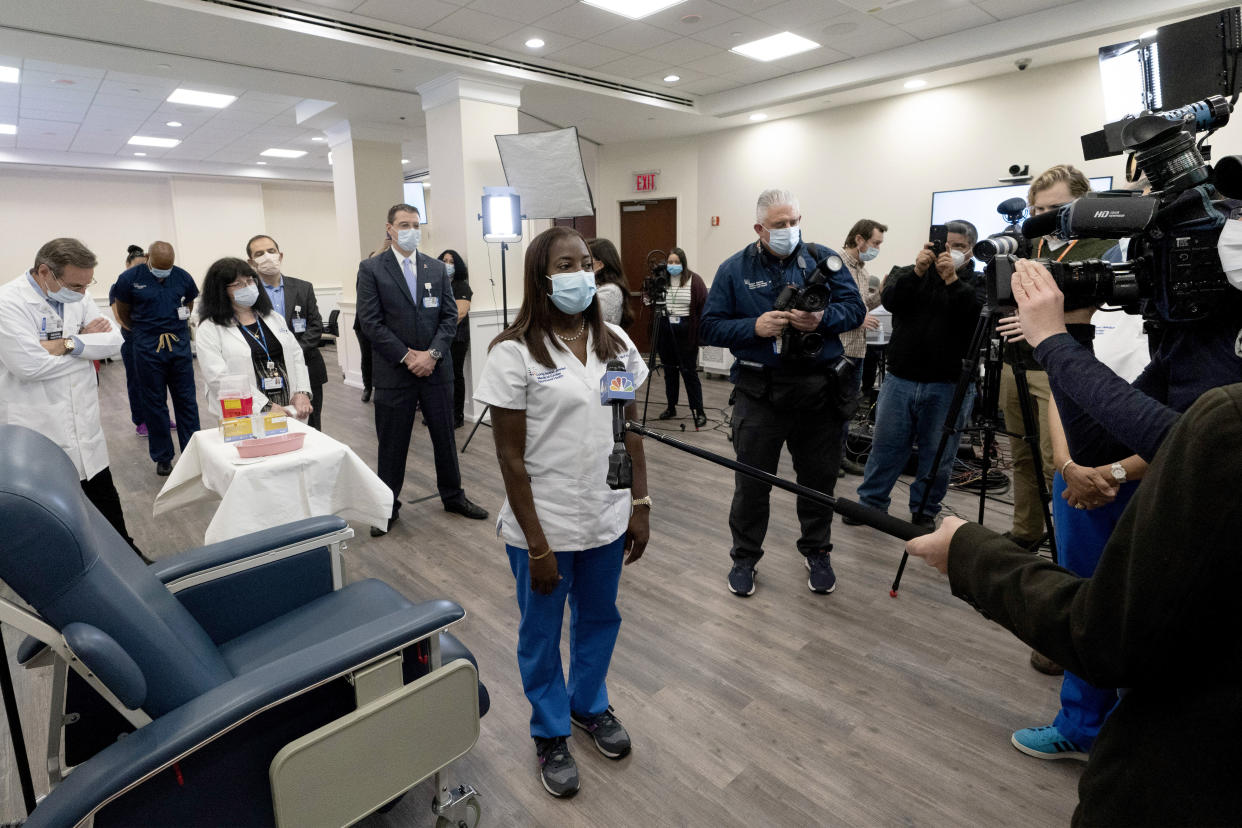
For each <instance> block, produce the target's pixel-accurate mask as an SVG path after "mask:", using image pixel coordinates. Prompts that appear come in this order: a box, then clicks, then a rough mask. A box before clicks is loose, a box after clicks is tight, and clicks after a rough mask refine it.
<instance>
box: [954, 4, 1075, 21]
mask: <svg viewBox="0 0 1242 828" xmlns="http://www.w3.org/2000/svg"><path fill="white" fill-rule="evenodd" d="M1072 2H1074V0H975V5H976V6H978V7H979V8H981V9H983V10H984V11H985V12H987V13H988V14H990V15H992V16H993V17H995V18H997V19H999V20H1008V19H1010V18H1012V17H1021V16H1022V15H1024V14H1031V13H1032V12H1037V11H1043V10H1044V9H1053V8H1056V7H1057V6H1068V5H1069V4H1070V3H1072Z"/></svg>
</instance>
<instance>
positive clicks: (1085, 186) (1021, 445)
mask: <svg viewBox="0 0 1242 828" xmlns="http://www.w3.org/2000/svg"><path fill="white" fill-rule="evenodd" d="M1090 191H1091V182H1090V181H1088V180H1087V177H1086V176H1085V175H1083V173H1082V172H1081V171H1079V170H1078V169H1076V168H1074V167H1072V166H1070V165H1069V164H1058V165H1057V166H1055V167H1052V168H1050V169H1047V170H1045V171H1044V172H1042V173H1040V174H1039V175H1038V176H1037V177H1036V178H1035V180H1034V181H1032V182H1031V186H1030V188H1029V189H1028V190H1027V203H1028V204H1029V205H1030V213H1031V215H1032V216H1038V215H1042V214H1043V213H1050V212H1053V211H1055V210H1058V209H1060V208H1061V207H1062V206H1064V205H1066V204H1068V203H1070V202H1071V201H1073V200H1074V199H1076V198H1079V197H1081V196H1083V195H1085V194H1086V193H1088V192H1090ZM1116 246H1117V242H1116V241H1115V240H1112V239H1075V240H1072V241H1065V240H1062V239H1058V238H1055V237H1053V236H1044V237H1041V238H1040V239H1038V240H1034V241H1033V244H1032V250H1031V254H1032V257H1033V258H1048V259H1056V260H1057V261H1058V262H1077V261H1082V260H1085V259H1098V258H1101V257H1102V256H1103V255H1104V254H1105V253H1106V252H1108V251H1109V250H1111V249H1112V248H1114V247H1116ZM1094 311H1095V308H1094V307H1084V308H1078V309H1075V310H1074V311H1073V313H1072V314H1071V315H1070V316H1069V317H1068V318H1067V320H1066V321H1067V322H1069V323H1071V324H1089V323H1090V322H1091V315H1092V313H1094ZM1015 327H1016V322H1015V320H1014V319H1012V318H1010V319H1006V320H1002V321H1001V323H1000V324H999V325H998V326H997V330H998V331H999V332H1000V333H1002V334H1005V335H1008V334H1010V333H1011V332H1012V331H1013V330H1014V328H1015ZM1031 351H1032V349H1031V346H1029V345H1027V344H1026V343H1023V342H1017V343H1015V344H1014V345H1013V346H1012V347H1011V348H1006V349H1005V367H1004V370H1003V371H1002V372H1001V391H1000V408H1001V411H1002V413H1003V414H1004V415H1005V428H1006V430H1007V431H1009V432H1011V433H1012V434H1017V435H1019V436H1017V437H1010V438H1009V452H1010V455H1011V456H1012V457H1013V528H1012V529H1011V530H1010V532H1009V534H1008V535H1007V537H1009V538H1010V539H1011V540H1013V542H1014V543H1016V544H1018V545H1019V546H1025V547H1028V548H1033V547H1035V546H1037V545H1038V544H1039V542H1040V541H1041V540H1042V539H1043V536H1044V512H1043V505H1042V504H1041V503H1040V501H1039V487H1038V485H1037V484H1036V481H1035V456H1034V454H1032V452H1031V449H1030V447H1029V446H1028V445H1027V444H1026V442H1025V441H1024V440H1023V439H1022V436H1024V435H1025V434H1026V432H1025V430H1024V428H1023V423H1022V404H1021V402H1020V401H1019V400H1018V386H1017V383H1016V381H1015V380H1014V375H1013V364H1014V361H1015V360H1018V361H1020V362H1021V364H1022V365H1023V366H1025V368H1026V381H1027V385H1028V386H1029V388H1030V392H1031V406H1032V408H1033V409H1034V411H1035V418H1036V422H1037V423H1038V424H1039V451H1040V459H1041V460H1042V462H1043V467H1044V479H1045V481H1046V483H1047V486H1048V488H1049V489H1051V488H1052V472H1053V470H1054V469H1055V466H1054V465H1053V462H1052V461H1053V457H1052V442H1051V438H1050V436H1049V430H1048V401H1049V399H1050V398H1051V397H1050V394H1051V392H1050V390H1049V387H1048V375H1047V374H1045V373H1044V369H1043V366H1041V365H1040V364H1039V362H1038V361H1036V359H1035V357H1034V355H1033V354H1032V353H1031ZM1031 664H1032V666H1034V667H1035V669H1037V670H1039V671H1040V672H1043V673H1048V674H1049V675H1056V674H1058V673H1060V672H1061V670H1060V667H1059V666H1057V665H1055V664H1051V663H1050V662H1047V661H1046V660H1045V659H1042V658H1041V657H1040V656H1039V655H1038V654H1032V656H1031Z"/></svg>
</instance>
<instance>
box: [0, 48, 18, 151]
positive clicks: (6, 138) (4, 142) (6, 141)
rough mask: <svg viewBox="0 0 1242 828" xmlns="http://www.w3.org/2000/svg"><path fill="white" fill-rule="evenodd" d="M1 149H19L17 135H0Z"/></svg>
mask: <svg viewBox="0 0 1242 828" xmlns="http://www.w3.org/2000/svg"><path fill="white" fill-rule="evenodd" d="M0 65H4V66H8V65H9V64H7V63H6V64H0ZM0 149H6V150H11V149H17V136H16V135H0Z"/></svg>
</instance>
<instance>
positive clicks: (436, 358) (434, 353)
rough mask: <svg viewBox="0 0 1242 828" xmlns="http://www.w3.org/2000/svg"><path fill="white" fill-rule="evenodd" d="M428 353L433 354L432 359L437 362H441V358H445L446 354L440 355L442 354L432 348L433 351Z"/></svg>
mask: <svg viewBox="0 0 1242 828" xmlns="http://www.w3.org/2000/svg"><path fill="white" fill-rule="evenodd" d="M427 353H429V354H431V358H432V359H434V360H435V361H436V362H439V361H440V360H441V358H443V357H444V354H442V353H440V352H439V351H437V350H436V349H435V348H432V349H431V350H430V351H428V352H427Z"/></svg>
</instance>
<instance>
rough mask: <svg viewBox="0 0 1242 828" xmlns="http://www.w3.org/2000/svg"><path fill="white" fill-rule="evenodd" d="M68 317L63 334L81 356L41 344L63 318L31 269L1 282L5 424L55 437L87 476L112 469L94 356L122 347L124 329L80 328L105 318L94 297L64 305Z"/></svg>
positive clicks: (0, 408) (0, 384)
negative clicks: (43, 334)
mask: <svg viewBox="0 0 1242 828" xmlns="http://www.w3.org/2000/svg"><path fill="white" fill-rule="evenodd" d="M64 314H65V317H64V325H63V327H62V331H63V334H62V335H63V336H65V337H71V336H77V337H78V338H79V339H80V340H81V342H82V356H81V357H78V356H69V355H65V356H52V355H51V354H49V353H48V352H47V351H45V350H43V346H42V345H40V344H39V334H40V331H41V330H43V323H44V321H45V320H46V321H47V324H48V325H49V326H52V325H53V324H54V323H55V322H56V320H58V319H59V317H58V316H57V315H56V313H55V311H53V310H52V307H51V305H50V304H49V303H48V302H47V300H46V299H45V298H44V296H43V294H42V293H41V292H40V291H37V290H35V288H34V287H33V286H32V285H31V284H30V280H29V279H28V278H27V274H25V273H23V274H22V275H21V276H19V277H17V278H16V279H14V280H13V281H11V282H9V283H8V284H6V285H4V286H3V287H0V423H6V424H10V425H21V426H26V427H27V428H32V429H34V430H35V431H38V432H39V433H40V434H43V435H44V436H46V437H47V438H48V439H50V440H52V441H54V442H55V443H56V445H58V446H60V447H61V448H62V449H64V450H65V453H66V454H68V455H69V457H70V459H71V460H73V465H74V466H75V467H76V468H77V470H78V478H79V479H80V480H89V479H90V478H92V477H94V476H95V475H97V474H99V472H101V471H103V470H104V469H106V468H107V467H108V444H107V443H106V442H105V441H104V435H103V427H102V426H101V425H100V422H99V392H98V381H97V380H96V378H95V368H94V366H93V365H92V364H91V360H93V359H104V358H105V357H107V356H108V355H110V354H113V353H115V352H116V351H117V350H118V349H119V348H120V347H121V341H122V340H121V329H120V328H119V327H117V326H116V325H113V326H112V330H110V331H108V332H107V333H96V334H82V333H79V331H80V330H81V329H82V327H83V326H85V325H87V324H89V323H90V322H91V320H93V319H95V318H97V317H99V316H101V314H100V312H99V308H98V306H96V304H95V300H94V299H92V298H91V297H89V296H87V297H86V298H85V299H83V300H82V301H81V302H74V303H72V304H66V305H64ZM48 330H54V328H53V327H49V328H48Z"/></svg>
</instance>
